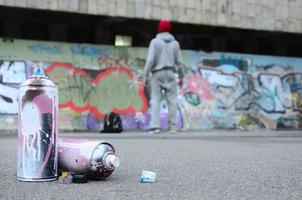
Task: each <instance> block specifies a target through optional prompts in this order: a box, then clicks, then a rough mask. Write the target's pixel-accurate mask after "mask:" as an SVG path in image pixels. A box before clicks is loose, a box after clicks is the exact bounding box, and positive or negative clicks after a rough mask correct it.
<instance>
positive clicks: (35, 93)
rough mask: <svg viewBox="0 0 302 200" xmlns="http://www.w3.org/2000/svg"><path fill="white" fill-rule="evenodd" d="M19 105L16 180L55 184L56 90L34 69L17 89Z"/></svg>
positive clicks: (39, 69) (40, 71)
mask: <svg viewBox="0 0 302 200" xmlns="http://www.w3.org/2000/svg"><path fill="white" fill-rule="evenodd" d="M18 101H19V115H18V164H17V179H18V180H20V181H51V180H56V179H57V177H58V175H57V161H58V159H57V146H56V142H57V138H56V137H57V111H58V89H57V87H56V86H55V84H54V83H53V82H52V81H50V80H49V79H48V78H47V76H46V75H45V74H44V72H43V69H41V68H37V69H36V70H35V71H34V73H33V75H32V76H31V77H30V78H29V79H28V80H26V81H25V82H24V83H22V84H21V85H20V88H19V97H18Z"/></svg>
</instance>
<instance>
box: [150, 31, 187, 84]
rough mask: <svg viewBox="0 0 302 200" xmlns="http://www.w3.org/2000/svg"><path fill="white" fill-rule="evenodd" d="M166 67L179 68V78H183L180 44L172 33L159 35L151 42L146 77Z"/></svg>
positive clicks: (177, 69)
mask: <svg viewBox="0 0 302 200" xmlns="http://www.w3.org/2000/svg"><path fill="white" fill-rule="evenodd" d="M164 67H177V68H176V70H175V71H178V73H179V78H180V79H182V78H183V68H182V57H181V53H180V46H179V43H178V42H177V41H176V40H175V38H174V36H173V35H172V34H171V33H168V32H163V33H158V34H157V35H156V37H155V38H154V39H152V40H151V42H150V45H149V50H148V55H147V59H146V64H145V68H144V76H145V77H147V76H148V74H149V73H150V72H152V71H155V70H161V69H162V68H164Z"/></svg>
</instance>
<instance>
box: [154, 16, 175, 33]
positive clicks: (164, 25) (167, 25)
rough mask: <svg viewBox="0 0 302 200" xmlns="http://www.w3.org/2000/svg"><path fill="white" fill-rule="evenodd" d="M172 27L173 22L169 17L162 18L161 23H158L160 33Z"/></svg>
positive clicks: (168, 30)
mask: <svg viewBox="0 0 302 200" xmlns="http://www.w3.org/2000/svg"><path fill="white" fill-rule="evenodd" d="M171 29H172V25H171V22H170V21H169V20H167V19H162V20H161V21H160V22H159V24H158V29H157V31H158V32H159V33H161V32H170V31H171Z"/></svg>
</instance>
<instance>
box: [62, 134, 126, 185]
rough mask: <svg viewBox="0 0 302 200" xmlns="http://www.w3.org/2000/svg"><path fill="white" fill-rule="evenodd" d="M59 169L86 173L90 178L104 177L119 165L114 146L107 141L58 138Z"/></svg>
mask: <svg viewBox="0 0 302 200" xmlns="http://www.w3.org/2000/svg"><path fill="white" fill-rule="evenodd" d="M58 159H59V160H58V165H59V166H58V168H59V171H61V172H63V171H67V172H75V173H81V174H86V175H87V176H88V178H89V179H96V180H98V179H104V178H107V177H109V176H110V175H111V174H112V172H113V171H114V170H115V169H116V168H117V167H119V165H120V161H119V158H118V157H117V156H116V151H115V149H114V147H113V146H112V145H111V144H110V143H108V142H105V141H92V140H80V139H59V140H58Z"/></svg>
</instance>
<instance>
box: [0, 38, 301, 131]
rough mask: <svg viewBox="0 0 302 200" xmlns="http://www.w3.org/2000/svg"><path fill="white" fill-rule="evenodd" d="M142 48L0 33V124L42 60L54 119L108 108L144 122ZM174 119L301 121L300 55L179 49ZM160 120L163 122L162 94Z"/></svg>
mask: <svg viewBox="0 0 302 200" xmlns="http://www.w3.org/2000/svg"><path fill="white" fill-rule="evenodd" d="M146 54H147V48H125V47H118V48H117V47H113V46H105V45H88V44H68V43H56V42H41V41H29V40H4V39H1V38H0V120H1V121H0V130H16V129H17V112H18V110H17V108H18V107H17V105H18V100H17V95H18V85H19V84H20V83H22V82H23V81H24V80H26V78H28V77H29V76H30V75H31V74H32V71H33V69H34V68H36V67H37V66H40V67H42V68H43V69H44V70H45V73H46V74H47V75H48V76H49V78H50V79H51V80H53V82H54V83H55V84H56V85H57V86H58V88H59V97H60V99H59V107H60V111H59V127H60V129H62V130H79V131H99V130H101V129H102V128H103V120H104V116H105V114H106V113H108V112H111V111H114V112H117V113H119V114H120V116H121V118H122V121H123V125H124V128H125V129H126V130H138V129H139V130H143V129H147V128H148V126H149V122H150V114H149V107H150V106H149V100H150V99H149V93H150V88H149V87H148V86H147V87H143V85H142V82H141V81H140V77H141V75H142V71H143V67H144V63H145V57H146ZM182 54H183V58H184V64H185V66H186V75H185V79H184V86H183V88H179V96H178V115H177V116H178V127H179V128H182V129H184V130H192V129H214V128H224V129H240V130H252V129H259V128H266V129H273V130H275V129H283V128H285V129H299V128H301V127H302V113H301V112H302V58H287V57H271V56H259V55H247V54H233V53H219V52H213V53H205V52H197V51H187V50H186V51H183V52H182ZM160 119H161V126H162V128H164V129H166V128H167V127H168V110H167V106H166V100H165V97H164V96H163V98H162V102H161V113H160Z"/></svg>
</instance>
